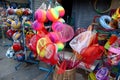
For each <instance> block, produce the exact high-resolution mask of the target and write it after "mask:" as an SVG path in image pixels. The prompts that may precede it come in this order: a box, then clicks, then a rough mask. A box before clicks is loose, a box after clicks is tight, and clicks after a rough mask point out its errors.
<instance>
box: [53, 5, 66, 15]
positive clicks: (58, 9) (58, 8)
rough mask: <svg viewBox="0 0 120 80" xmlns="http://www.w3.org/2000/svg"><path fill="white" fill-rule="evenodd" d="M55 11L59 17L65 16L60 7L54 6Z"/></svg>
mask: <svg viewBox="0 0 120 80" xmlns="http://www.w3.org/2000/svg"><path fill="white" fill-rule="evenodd" d="M55 9H56V10H57V11H58V12H59V15H60V17H63V16H64V15H65V10H64V8H63V7H62V6H56V7H55Z"/></svg>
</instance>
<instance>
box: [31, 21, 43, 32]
mask: <svg viewBox="0 0 120 80" xmlns="http://www.w3.org/2000/svg"><path fill="white" fill-rule="evenodd" d="M43 27H44V24H43V23H40V22H38V21H37V20H36V21H34V22H33V24H32V28H33V29H34V30H37V31H40V30H42V28H43Z"/></svg>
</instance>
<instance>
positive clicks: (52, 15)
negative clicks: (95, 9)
mask: <svg viewBox="0 0 120 80" xmlns="http://www.w3.org/2000/svg"><path fill="white" fill-rule="evenodd" d="M47 18H48V19H49V20H50V21H53V22H54V21H57V20H58V18H59V12H58V11H57V10H56V9H54V8H50V9H48V10H47Z"/></svg>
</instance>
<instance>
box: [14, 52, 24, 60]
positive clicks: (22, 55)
mask: <svg viewBox="0 0 120 80" xmlns="http://www.w3.org/2000/svg"><path fill="white" fill-rule="evenodd" d="M16 60H17V61H24V60H25V54H24V53H18V54H16Z"/></svg>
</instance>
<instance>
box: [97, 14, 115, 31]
mask: <svg viewBox="0 0 120 80" xmlns="http://www.w3.org/2000/svg"><path fill="white" fill-rule="evenodd" d="M111 20H112V18H111V17H110V16H108V15H103V16H101V17H100V18H99V23H100V25H101V26H102V27H104V28H105V29H113V28H112V27H111V26H110V25H109V24H108V23H107V22H106V21H108V22H110V21H111Z"/></svg>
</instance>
